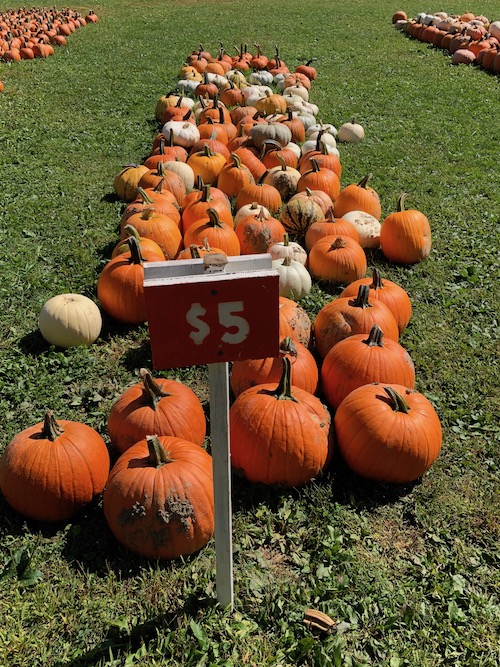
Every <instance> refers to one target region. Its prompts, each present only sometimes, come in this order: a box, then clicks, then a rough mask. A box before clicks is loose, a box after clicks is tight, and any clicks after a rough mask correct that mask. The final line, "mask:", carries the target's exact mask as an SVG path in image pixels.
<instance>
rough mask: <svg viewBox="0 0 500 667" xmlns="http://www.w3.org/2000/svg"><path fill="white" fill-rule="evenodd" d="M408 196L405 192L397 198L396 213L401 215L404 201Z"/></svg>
mask: <svg viewBox="0 0 500 667" xmlns="http://www.w3.org/2000/svg"><path fill="white" fill-rule="evenodd" d="M407 196H408V193H407V192H403V193H402V194H401V195H399V198H398V207H397V209H396V210H397V212H398V213H401V212H402V211H404V210H405V199H406V197H407Z"/></svg>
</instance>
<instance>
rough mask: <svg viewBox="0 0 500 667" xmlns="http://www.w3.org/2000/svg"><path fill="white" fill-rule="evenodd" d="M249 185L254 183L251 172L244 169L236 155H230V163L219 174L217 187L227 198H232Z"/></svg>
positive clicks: (246, 168)
mask: <svg viewBox="0 0 500 667" xmlns="http://www.w3.org/2000/svg"><path fill="white" fill-rule="evenodd" d="M249 183H255V179H254V177H253V176H252V173H251V171H250V170H249V168H248V167H245V165H244V164H243V163H242V161H241V159H240V158H239V157H238V155H236V154H235V153H231V161H230V162H229V163H228V164H226V165H225V166H224V167H223V168H222V169H221V171H220V173H219V177H218V180H217V187H218V188H219V189H220V190H222V192H224V193H225V194H226V195H227V196H228V197H234V196H235V195H237V194H238V192H240V191H241V189H242V188H244V187H245V186H246V185H248V184H249ZM238 208H239V207H238Z"/></svg>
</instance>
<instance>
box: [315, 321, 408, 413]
mask: <svg viewBox="0 0 500 667" xmlns="http://www.w3.org/2000/svg"><path fill="white" fill-rule="evenodd" d="M371 382H390V383H392V382H395V383H397V384H403V385H404V386H405V387H410V388H411V389H413V387H414V386H415V367H414V365H413V361H412V360H411V357H410V355H409V354H408V352H407V351H406V350H405V349H404V348H403V347H401V345H400V344H399V343H396V341H394V340H391V339H390V338H384V333H383V331H382V329H381V328H380V327H379V326H378V324H374V325H373V327H372V328H371V330H370V333H369V334H368V336H367V335H366V334H364V333H362V334H355V335H354V336H349V337H348V338H344V339H343V340H341V341H339V342H338V343H337V344H336V345H334V346H333V347H332V348H331V350H330V351H329V352H328V354H327V355H326V357H325V359H324V361H323V365H322V367H321V384H322V388H323V393H324V394H325V397H326V400H327V402H328V404H329V405H331V406H332V407H333V408H335V409H336V408H338V406H339V405H340V403H341V402H342V401H343V400H344V398H345V397H346V396H347V395H348V394H350V393H351V391H353V390H354V389H357V387H361V386H362V385H364V384H370V383H371Z"/></svg>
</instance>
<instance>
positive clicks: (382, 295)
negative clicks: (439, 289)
mask: <svg viewBox="0 0 500 667" xmlns="http://www.w3.org/2000/svg"><path fill="white" fill-rule="evenodd" d="M360 285H368V287H369V288H370V293H369V296H368V298H369V300H370V301H374V300H376V299H379V300H380V301H382V303H384V304H385V305H386V306H387V307H388V308H389V310H390V311H391V313H392V314H393V315H394V318H395V319H396V322H397V323H398V329H399V333H402V332H403V331H404V330H405V329H406V327H407V325H408V322H409V321H410V318H411V312H412V306H411V301H410V297H409V296H408V293H407V292H406V291H405V290H404V289H403V288H402V287H400V286H399V285H397V284H396V283H394V282H392V280H388V279H387V278H383V279H382V276H381V274H380V271H379V270H378V269H373V276H372V277H371V278H370V277H367V278H360V279H359V280H355V281H354V282H353V283H351V284H350V285H348V286H347V287H346V288H344V290H342V292H341V294H340V295H339V297H342V298H344V297H350V298H353V297H355V296H356V295H357V294H358V290H359V287H360Z"/></svg>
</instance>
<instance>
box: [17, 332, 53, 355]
mask: <svg viewBox="0 0 500 667" xmlns="http://www.w3.org/2000/svg"><path fill="white" fill-rule="evenodd" d="M50 347H51V345H50V344H49V343H47V341H46V340H45V338H44V337H43V336H42V334H41V333H40V329H36V330H35V331H31V332H30V333H29V334H26V335H25V336H23V337H22V338H21V339H20V340H19V348H20V349H21V351H22V352H23V354H27V355H33V356H38V355H39V354H43V353H44V352H48V351H49V349H50Z"/></svg>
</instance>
